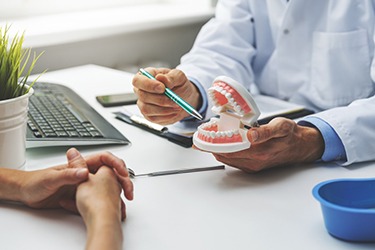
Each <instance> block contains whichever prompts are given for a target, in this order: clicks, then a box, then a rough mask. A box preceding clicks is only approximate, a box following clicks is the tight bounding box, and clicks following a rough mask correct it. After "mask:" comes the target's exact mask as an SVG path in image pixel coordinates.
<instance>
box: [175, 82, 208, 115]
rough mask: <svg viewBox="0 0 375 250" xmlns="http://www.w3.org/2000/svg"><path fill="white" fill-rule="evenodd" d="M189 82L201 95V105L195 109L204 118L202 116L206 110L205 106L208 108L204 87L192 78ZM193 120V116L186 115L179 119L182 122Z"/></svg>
mask: <svg viewBox="0 0 375 250" xmlns="http://www.w3.org/2000/svg"><path fill="white" fill-rule="evenodd" d="M190 82H191V83H193V84H194V85H195V86H196V87H197V89H198V91H199V94H200V95H201V97H202V105H201V106H200V108H199V109H198V110H197V111H198V113H199V114H201V115H202V116H203V120H204V117H205V116H206V112H207V108H208V98H207V94H206V91H205V89H204V87H203V86H202V85H201V84H200V83H198V82H197V81H194V80H191V79H190ZM193 120H195V118H194V117H190V116H189V117H186V118H184V119H182V120H181V121H182V122H184V121H193Z"/></svg>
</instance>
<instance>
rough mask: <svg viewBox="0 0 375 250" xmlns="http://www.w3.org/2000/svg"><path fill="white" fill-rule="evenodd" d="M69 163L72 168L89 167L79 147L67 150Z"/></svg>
mask: <svg viewBox="0 0 375 250" xmlns="http://www.w3.org/2000/svg"><path fill="white" fill-rule="evenodd" d="M66 157H67V159H68V165H69V167H70V168H87V164H86V161H85V159H84V158H83V157H82V155H81V154H80V152H78V150H77V149H75V148H71V149H69V150H68V151H67V152H66Z"/></svg>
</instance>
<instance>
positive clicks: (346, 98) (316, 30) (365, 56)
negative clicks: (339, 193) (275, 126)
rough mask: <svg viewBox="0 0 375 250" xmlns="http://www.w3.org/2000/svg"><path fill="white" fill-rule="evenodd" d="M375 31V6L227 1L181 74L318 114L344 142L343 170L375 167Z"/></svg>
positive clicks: (346, 0)
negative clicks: (231, 84)
mask: <svg viewBox="0 0 375 250" xmlns="http://www.w3.org/2000/svg"><path fill="white" fill-rule="evenodd" d="M374 29H375V3H374V1H370V0H291V1H289V3H288V4H287V3H286V1H285V0H222V1H219V3H218V6H217V10H216V15H215V18H213V19H212V20H210V21H209V22H208V23H207V24H206V25H205V26H204V27H203V28H202V30H201V32H200V33H199V35H198V37H197V39H196V41H195V44H194V46H193V48H192V49H191V51H190V52H189V53H188V54H187V55H185V56H184V57H183V58H182V59H181V64H180V65H179V66H178V68H179V69H181V70H183V71H184V72H185V73H186V74H187V76H188V77H189V78H190V79H192V80H193V81H197V82H199V83H200V84H202V85H203V86H204V87H205V88H208V87H209V86H210V85H211V83H212V81H213V79H214V78H215V77H216V76H218V75H226V76H229V77H232V78H233V79H235V80H237V81H238V82H240V83H242V84H244V85H245V86H246V87H247V89H249V90H251V91H254V90H253V89H254V88H253V87H254V86H256V88H255V89H257V90H258V91H260V92H261V93H262V94H267V95H271V96H275V97H279V98H282V99H286V100H290V101H292V102H295V103H299V104H303V105H305V106H307V107H309V108H311V109H314V110H315V111H317V113H316V114H315V115H314V116H317V117H320V118H322V119H324V120H325V121H326V122H327V123H329V124H330V125H331V126H332V128H333V129H334V130H335V131H336V133H337V134H338V136H339V137H340V139H341V140H342V142H343V145H344V147H345V150H346V156H347V161H346V162H344V163H342V164H344V165H348V164H351V163H353V162H361V161H369V160H374V159H375V96H374V93H375V84H374V79H375V63H374V62H373V61H374ZM253 83H255V84H253ZM251 85H253V87H251ZM210 107H211V105H210V106H209V108H210Z"/></svg>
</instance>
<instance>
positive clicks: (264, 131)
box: [247, 118, 295, 144]
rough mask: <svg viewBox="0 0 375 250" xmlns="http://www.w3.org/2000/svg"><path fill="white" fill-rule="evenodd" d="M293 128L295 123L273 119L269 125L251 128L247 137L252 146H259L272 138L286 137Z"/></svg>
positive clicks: (282, 119)
mask: <svg viewBox="0 0 375 250" xmlns="http://www.w3.org/2000/svg"><path fill="white" fill-rule="evenodd" d="M294 126H295V122H294V121H292V120H289V119H284V118H275V119H273V120H272V121H271V122H270V123H268V124H266V125H263V126H260V127H257V128H251V129H249V131H248V132H247V137H248V139H249V141H250V142H251V143H252V144H259V143H263V142H265V141H268V140H270V139H273V138H280V137H285V136H288V135H289V134H290V133H291V132H292V130H293V127H294Z"/></svg>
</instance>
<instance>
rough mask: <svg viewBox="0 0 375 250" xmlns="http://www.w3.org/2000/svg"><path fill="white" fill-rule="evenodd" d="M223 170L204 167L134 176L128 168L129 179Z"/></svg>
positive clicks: (218, 167)
mask: <svg viewBox="0 0 375 250" xmlns="http://www.w3.org/2000/svg"><path fill="white" fill-rule="evenodd" d="M220 169H225V166H224V165H218V166H212V167H204V168H186V169H176V170H166V171H157V172H151V173H146V174H135V172H134V171H133V169H131V168H128V171H129V175H130V177H132V178H134V177H139V176H150V177H154V176H162V175H171V174H184V173H193V172H203V171H211V170H220Z"/></svg>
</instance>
